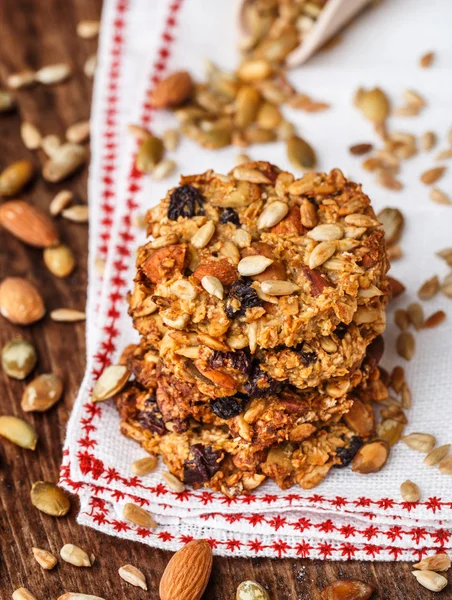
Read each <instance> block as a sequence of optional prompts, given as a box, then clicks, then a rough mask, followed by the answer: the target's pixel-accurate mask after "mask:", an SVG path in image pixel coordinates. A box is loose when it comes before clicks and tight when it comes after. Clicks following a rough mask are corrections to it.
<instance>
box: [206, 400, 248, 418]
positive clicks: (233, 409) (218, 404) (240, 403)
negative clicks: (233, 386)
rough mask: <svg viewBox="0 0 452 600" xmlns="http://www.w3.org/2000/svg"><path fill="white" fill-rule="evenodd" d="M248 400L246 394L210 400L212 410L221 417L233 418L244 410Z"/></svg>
mask: <svg viewBox="0 0 452 600" xmlns="http://www.w3.org/2000/svg"><path fill="white" fill-rule="evenodd" d="M247 400H248V398H247V397H246V396H245V395H244V394H236V395H235V396H224V397H223V398H215V399H214V400H211V401H210V410H211V411H212V412H213V414H214V415H217V417H220V419H232V417H236V416H237V415H239V414H240V413H241V412H242V410H243V407H244V405H245V402H246V401H247Z"/></svg>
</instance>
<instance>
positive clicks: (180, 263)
mask: <svg viewBox="0 0 452 600" xmlns="http://www.w3.org/2000/svg"><path fill="white" fill-rule="evenodd" d="M147 220H148V223H149V230H148V231H149V233H150V234H152V236H153V238H154V239H153V241H150V242H148V243H147V244H145V245H143V246H142V247H141V248H140V249H139V251H138V257H137V276H136V278H135V287H134V291H133V293H132V294H131V295H130V298H129V302H130V313H131V315H132V317H133V320H134V325H135V327H136V328H137V329H138V331H139V332H140V333H141V334H142V335H143V336H144V338H145V339H146V340H147V342H148V343H149V344H150V345H154V346H155V347H158V346H161V344H162V340H163V339H164V338H165V335H167V336H168V334H169V335H170V334H171V331H174V330H180V331H184V332H187V333H189V334H191V337H192V338H193V339H192V342H193V348H194V350H193V352H197V351H198V350H195V349H196V348H197V347H198V346H199V345H203V344H205V345H206V346H208V347H212V340H213V341H214V342H216V343H218V344H220V345H221V346H222V349H223V350H224V351H227V350H237V349H249V351H250V352H251V353H253V354H254V353H256V352H257V351H258V350H259V349H260V348H277V347H279V346H281V345H283V346H288V347H295V346H297V345H298V344H300V343H302V342H303V341H306V340H310V339H313V338H318V337H319V336H328V335H330V334H331V333H332V332H333V331H335V330H336V329H337V327H338V326H339V325H340V324H345V325H348V324H350V323H352V322H354V323H356V324H363V323H365V324H369V323H372V322H373V321H378V319H379V317H380V315H381V312H382V310H384V305H385V303H386V297H387V295H388V283H387V279H386V276H385V274H386V271H387V268H388V263H387V259H386V253H385V247H384V233H383V230H382V228H381V226H380V223H379V222H378V220H377V219H376V217H375V213H374V211H373V210H372V207H371V206H370V200H369V198H368V197H367V196H366V195H365V194H364V193H363V192H362V190H361V186H360V185H358V184H356V183H353V182H350V181H347V180H346V179H345V177H344V176H343V174H342V173H341V172H340V171H339V170H338V169H335V170H333V171H331V173H329V174H324V173H308V174H306V175H304V176H303V177H302V178H300V179H297V180H295V178H294V176H293V175H292V174H290V173H288V172H283V171H281V170H280V169H278V168H277V167H275V166H273V165H271V164H269V163H266V162H252V163H248V164H246V165H242V166H240V167H236V168H235V169H234V170H233V171H232V172H231V173H230V174H229V175H228V176H224V175H218V174H216V173H214V172H212V171H207V172H206V173H204V174H202V175H193V176H187V177H182V178H181V185H180V186H179V187H177V188H174V189H172V190H170V191H169V192H168V194H167V196H166V197H165V198H164V199H163V200H162V201H161V203H160V204H159V205H158V206H157V207H155V208H153V209H151V210H150V211H149V212H148V214H147ZM379 332H380V331H378V332H376V334H377V333H379ZM376 334H375V335H376ZM209 343H210V346H209ZM193 358H195V356H193Z"/></svg>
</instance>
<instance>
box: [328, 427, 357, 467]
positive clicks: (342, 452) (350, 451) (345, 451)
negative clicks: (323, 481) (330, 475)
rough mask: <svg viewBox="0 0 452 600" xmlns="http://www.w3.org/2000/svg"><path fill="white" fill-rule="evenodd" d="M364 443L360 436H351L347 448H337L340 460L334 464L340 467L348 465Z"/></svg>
mask: <svg viewBox="0 0 452 600" xmlns="http://www.w3.org/2000/svg"><path fill="white" fill-rule="evenodd" d="M363 443H364V442H363V440H362V438H360V437H359V436H357V435H354V436H353V437H352V438H351V440H350V443H349V445H348V446H345V448H336V455H337V457H338V459H339V460H340V462H339V463H338V464H336V465H334V466H335V467H337V468H338V469H341V468H342V467H346V466H347V465H349V464H350V463H351V462H352V460H353V459H354V457H355V454H356V453H357V452H358V450H359V449H360V448H361V446H362V445H363Z"/></svg>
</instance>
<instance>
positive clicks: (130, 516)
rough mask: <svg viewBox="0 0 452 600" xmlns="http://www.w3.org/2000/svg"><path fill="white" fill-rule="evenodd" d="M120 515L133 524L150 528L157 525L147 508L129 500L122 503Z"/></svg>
mask: <svg viewBox="0 0 452 600" xmlns="http://www.w3.org/2000/svg"><path fill="white" fill-rule="evenodd" d="M122 515H123V517H124V519H126V520H127V521H130V522H131V523H133V524H134V525H138V527H149V528H150V529H155V528H156V527H157V523H156V522H155V521H154V519H153V518H152V515H151V514H150V513H149V512H148V511H147V510H144V508H141V507H140V506H137V505H136V504H132V503H131V502H129V503H127V504H125V505H124V508H123V511H122Z"/></svg>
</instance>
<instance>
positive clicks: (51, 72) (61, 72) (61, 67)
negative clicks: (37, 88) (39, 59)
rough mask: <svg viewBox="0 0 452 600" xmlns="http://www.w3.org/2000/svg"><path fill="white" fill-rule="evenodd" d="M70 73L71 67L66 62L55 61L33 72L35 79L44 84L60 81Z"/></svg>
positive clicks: (64, 79)
mask: <svg viewBox="0 0 452 600" xmlns="http://www.w3.org/2000/svg"><path fill="white" fill-rule="evenodd" d="M71 75H72V69H71V67H70V65H68V64H67V63H56V64H54V65H47V66H46V67H42V68H41V69H39V71H37V72H36V73H35V80H36V81H38V82H39V83H43V84H44V85H53V84H55V83H62V82H63V81H66V79H68V78H69V77H70V76H71Z"/></svg>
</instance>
